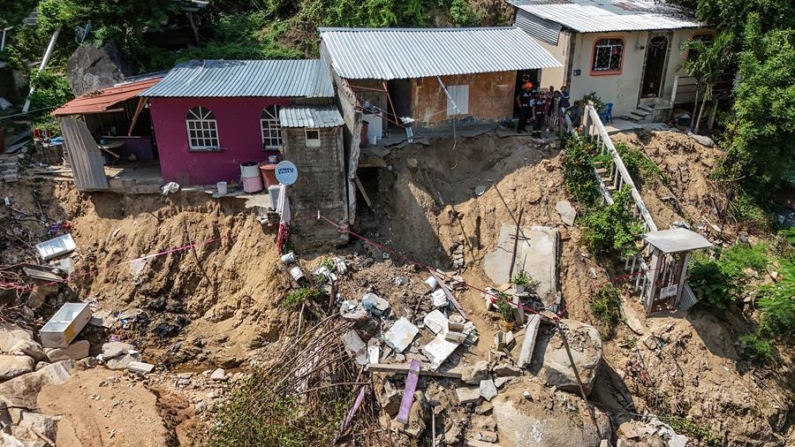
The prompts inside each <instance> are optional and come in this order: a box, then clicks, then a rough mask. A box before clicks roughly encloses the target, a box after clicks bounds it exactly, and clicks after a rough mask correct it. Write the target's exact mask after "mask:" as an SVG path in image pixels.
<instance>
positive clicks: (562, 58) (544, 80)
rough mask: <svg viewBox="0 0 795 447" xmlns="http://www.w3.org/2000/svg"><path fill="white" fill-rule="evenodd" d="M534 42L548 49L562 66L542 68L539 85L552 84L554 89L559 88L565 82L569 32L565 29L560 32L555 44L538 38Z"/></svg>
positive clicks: (567, 64) (569, 42) (543, 86)
mask: <svg viewBox="0 0 795 447" xmlns="http://www.w3.org/2000/svg"><path fill="white" fill-rule="evenodd" d="M536 42H538V44H539V45H541V47H542V48H544V49H545V50H547V51H549V54H551V55H552V56H553V57H554V58H555V59H557V61H558V62H560V63H561V64H563V66H562V67H559V68H558V67H556V68H544V69H543V70H541V79H540V82H541V87H542V88H545V89H546V88H549V86H550V85H553V86H555V88H556V89H558V90H560V86H562V85H564V83H565V82H566V76H567V70H568V66H569V53H570V50H569V45H570V44H571V34H570V33H568V32H566V31H563V32H561V33H560V37H559V38H558V44H557V45H552V44H550V43H547V42H544V41H542V40H539V39H536Z"/></svg>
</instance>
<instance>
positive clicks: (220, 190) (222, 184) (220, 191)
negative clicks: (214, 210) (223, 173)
mask: <svg viewBox="0 0 795 447" xmlns="http://www.w3.org/2000/svg"><path fill="white" fill-rule="evenodd" d="M216 186H217V187H218V195H219V196H225V195H226V182H218V184H217V185H216Z"/></svg>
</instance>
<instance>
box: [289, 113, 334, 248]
mask: <svg viewBox="0 0 795 447" xmlns="http://www.w3.org/2000/svg"><path fill="white" fill-rule="evenodd" d="M342 132H343V131H342V127H333V128H322V129H320V142H321V145H320V147H306V134H305V129H303V128H284V129H282V138H283V142H284V155H285V159H286V160H290V161H291V162H293V163H295V166H296V167H297V168H298V180H297V181H296V182H295V184H293V185H292V186H289V187H288V188H287V191H288V195H289V197H290V206H291V210H292V214H293V234H294V236H293V237H292V238H291V241H292V242H293V243H294V244H295V245H296V247H299V248H317V247H323V246H335V245H342V244H345V243H347V242H348V234H347V233H340V232H339V231H338V230H337V229H336V228H335V227H333V226H331V225H329V224H328V222H325V221H322V220H318V219H317V212H318V211H320V213H321V214H322V215H324V216H325V217H327V218H328V219H329V220H331V221H333V222H335V223H336V224H337V225H340V226H342V227H343V228H346V229H347V228H348V200H347V179H346V175H345V155H344V144H343V137H342Z"/></svg>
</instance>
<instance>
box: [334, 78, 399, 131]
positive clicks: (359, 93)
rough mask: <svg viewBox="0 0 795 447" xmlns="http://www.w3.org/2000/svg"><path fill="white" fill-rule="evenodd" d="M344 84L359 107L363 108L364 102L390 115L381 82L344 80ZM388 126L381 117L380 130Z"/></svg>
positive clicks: (384, 118) (390, 110) (390, 108)
mask: <svg viewBox="0 0 795 447" xmlns="http://www.w3.org/2000/svg"><path fill="white" fill-rule="evenodd" d="M345 82H347V83H348V85H349V86H350V88H351V90H353V93H354V94H355V95H356V98H357V99H358V101H359V105H360V106H362V107H364V103H365V101H369V102H370V104H372V105H374V106H375V107H378V108H379V109H381V110H384V111H386V112H388V113H392V107H390V105H389V99H388V98H387V93H386V91H384V83H383V81H379V80H376V79H346V81H345ZM388 126H389V122H388V121H387V119H386V117H383V119H382V127H381V128H382V129H384V130H386V129H387V128H388Z"/></svg>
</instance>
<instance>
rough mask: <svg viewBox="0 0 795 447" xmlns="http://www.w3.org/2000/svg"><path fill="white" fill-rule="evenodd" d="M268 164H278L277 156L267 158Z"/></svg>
mask: <svg viewBox="0 0 795 447" xmlns="http://www.w3.org/2000/svg"><path fill="white" fill-rule="evenodd" d="M268 163H270V164H272V165H275V164H276V163H279V156H278V155H271V156H269V157H268Z"/></svg>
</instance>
